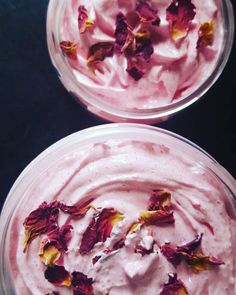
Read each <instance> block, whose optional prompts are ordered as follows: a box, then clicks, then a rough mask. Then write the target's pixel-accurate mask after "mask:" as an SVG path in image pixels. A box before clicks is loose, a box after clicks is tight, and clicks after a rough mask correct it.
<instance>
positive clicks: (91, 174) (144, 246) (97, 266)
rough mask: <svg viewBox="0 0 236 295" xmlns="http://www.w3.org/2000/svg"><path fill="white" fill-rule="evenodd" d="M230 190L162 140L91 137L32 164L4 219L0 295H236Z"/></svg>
mask: <svg viewBox="0 0 236 295" xmlns="http://www.w3.org/2000/svg"><path fill="white" fill-rule="evenodd" d="M235 229H236V182H235V180H234V179H233V177H232V176H231V175H230V174H229V173H228V172H227V171H226V170H225V169H224V168H223V167H222V166H220V165H219V164H218V163H217V162H216V161H215V160H214V159H213V158H212V157H211V156H209V155H208V154H207V153H206V152H205V151H203V150H202V149H201V148H199V147H198V146H196V145H194V144H193V143H191V142H189V141H188V140H186V139H184V138H182V137H180V136H178V135H176V134H174V133H171V132H168V131H165V130H162V129H159V128H155V127H150V126H146V125H136V124H126V123H120V124H110V125H103V126H99V127H93V128H89V129H86V130H83V131H80V132H77V133H75V134H72V135H71V136H68V137H66V138H65V139H62V140H61V141H59V142H57V143H56V144H54V145H53V146H51V147H49V148H48V149H47V150H46V151H44V152H43V153H42V154H41V155H39V156H38V157H37V158H36V159H35V160H34V161H33V162H32V163H31V164H30V165H29V166H28V167H27V168H26V169H25V170H24V171H23V172H22V174H21V175H20V176H19V178H18V179H17V180H16V182H15V184H14V185H13V187H12V189H11V191H10V193H9V195H8V197H7V200H6V202H5V205H4V207H3V210H2V213H1V219H0V294H1V295H30V294H33V295H46V294H50V295H58V294H59V295H73V294H74V295H77V294H82V295H101V294H102V295H105V294H106V295H107V294H109V295H118V294H119V295H120V294H122V295H147V294H148V295H157V294H158V295H170V294H171V295H173V294H175V295H176V294H183V295H188V294H189V295H191V294H194V295H203V294H204V295H219V294H224V295H232V294H236V277H235V273H236V260H235V259H236V258H235V249H236V234H235V233H236V232H235Z"/></svg>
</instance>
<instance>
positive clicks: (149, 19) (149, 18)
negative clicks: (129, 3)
mask: <svg viewBox="0 0 236 295" xmlns="http://www.w3.org/2000/svg"><path fill="white" fill-rule="evenodd" d="M136 12H137V14H138V16H139V17H140V20H141V22H143V23H150V24H151V25H153V26H159V25H160V22H161V20H160V18H159V16H158V15H157V11H156V10H154V9H153V8H152V7H151V6H150V5H149V4H148V2H147V0H139V1H138V3H137V6H136Z"/></svg>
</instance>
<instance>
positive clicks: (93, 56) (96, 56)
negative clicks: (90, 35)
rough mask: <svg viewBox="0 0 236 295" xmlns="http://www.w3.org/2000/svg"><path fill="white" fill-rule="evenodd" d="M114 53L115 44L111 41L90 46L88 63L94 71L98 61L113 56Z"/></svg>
mask: <svg viewBox="0 0 236 295" xmlns="http://www.w3.org/2000/svg"><path fill="white" fill-rule="evenodd" d="M113 53H114V44H113V43H111V42H99V43H96V44H94V45H92V46H91V47H90V48H89V52H88V58H87V61H88V62H87V65H88V67H89V68H90V69H91V70H92V71H94V70H95V66H96V64H97V63H99V62H101V61H103V60H104V59H105V58H106V57H112V56H113Z"/></svg>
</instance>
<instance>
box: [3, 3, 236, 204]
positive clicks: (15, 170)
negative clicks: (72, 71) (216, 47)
mask: <svg viewBox="0 0 236 295" xmlns="http://www.w3.org/2000/svg"><path fill="white" fill-rule="evenodd" d="M232 2H234V6H235V7H234V8H235V9H236V4H235V0H233V1H232ZM0 3H1V5H0V36H1V44H0V73H1V75H0V77H1V78H0V99H1V101H0V102H1V104H0V207H1V206H2V204H3V202H4V200H5V198H6V196H7V193H8V191H9V190H10V188H11V186H12V185H13V183H14V181H15V180H16V178H17V176H18V175H19V174H20V172H21V171H22V170H23V169H24V168H25V167H26V165H27V164H29V163H30V162H31V161H32V160H33V159H34V158H35V157H36V156H37V155H38V154H39V153H40V152H42V151H43V150H44V149H45V148H47V147H48V146H49V145H51V144H52V143H54V142H56V141H57V140H59V139H61V138H63V137H65V136H67V135H69V134H71V133H73V132H76V131H78V130H81V129H84V128H87V127H90V126H95V125H99V124H104V123H106V122H105V121H103V120H102V119H98V118H95V117H94V116H93V115H91V114H90V113H88V112H86V111H85V110H84V109H83V108H82V107H81V106H80V105H79V104H78V103H76V102H75V101H74V100H73V99H72V98H71V97H70V95H69V94H68V93H67V91H66V90H65V89H64V88H63V86H62V84H61V82H60V81H59V79H58V78H57V76H56V74H55V71H54V69H53V67H52V65H51V61H50V58H49V55H48V50H47V44H46V25H45V24H46V11H47V5H48V1H46V0H33V1H32V0H31V1H27V0H7V1H4V0H1V1H0ZM235 77H236V43H234V46H233V50H232V53H231V56H230V59H229V62H228V64H227V66H226V68H225V70H224V72H223V74H222V75H221V77H220V78H219V80H218V81H217V83H216V84H215V85H214V86H213V87H212V88H211V89H210V91H208V93H207V94H206V95H205V96H204V97H203V98H202V99H200V101H198V102H197V103H195V104H194V105H192V106H191V107H189V108H187V109H185V110H184V111H182V112H180V113H179V114H177V115H175V116H174V117H172V118H171V119H170V120H169V121H167V122H164V123H161V124H159V125H158V126H159V127H161V128H165V129H168V130H170V131H173V132H176V133H178V134H180V135H182V136H184V137H186V138H188V139H189V140H191V141H193V142H194V143H196V144H198V145H199V146H201V147H202V148H203V149H205V150H206V151H207V152H208V153H209V154H211V155H212V156H213V157H214V158H215V159H217V160H218V162H219V163H220V164H222V165H223V166H224V167H225V168H226V169H227V170H228V171H229V172H230V173H231V174H232V175H233V176H234V177H236V115H235V113H236V109H235V102H234V101H235V100H236V79H235Z"/></svg>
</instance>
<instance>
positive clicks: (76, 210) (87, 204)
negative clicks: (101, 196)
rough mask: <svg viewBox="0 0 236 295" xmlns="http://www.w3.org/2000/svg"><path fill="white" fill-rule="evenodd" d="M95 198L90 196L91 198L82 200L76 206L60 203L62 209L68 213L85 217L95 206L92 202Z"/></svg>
mask: <svg viewBox="0 0 236 295" xmlns="http://www.w3.org/2000/svg"><path fill="white" fill-rule="evenodd" d="M93 200H94V198H90V199H89V200H86V201H84V200H82V201H81V202H79V203H77V204H76V205H74V206H67V205H65V204H63V203H60V209H61V210H62V211H63V212H64V213H67V214H70V215H72V216H73V217H84V216H85V215H86V213H87V212H88V210H89V209H90V208H93V205H91V202H93Z"/></svg>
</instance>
